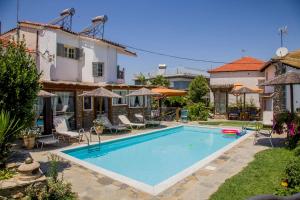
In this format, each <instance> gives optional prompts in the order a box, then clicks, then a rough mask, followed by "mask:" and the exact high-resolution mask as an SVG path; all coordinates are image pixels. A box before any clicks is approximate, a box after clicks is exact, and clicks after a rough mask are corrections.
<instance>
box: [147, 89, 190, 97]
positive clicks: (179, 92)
mask: <svg viewBox="0 0 300 200" xmlns="http://www.w3.org/2000/svg"><path fill="white" fill-rule="evenodd" d="M151 91H152V92H155V93H160V94H162V95H163V96H165V97H174V96H185V95H186V94H187V91H184V90H175V89H169V88H165V87H157V88H153V89H152V90H151Z"/></svg>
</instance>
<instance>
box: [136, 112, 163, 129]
mask: <svg viewBox="0 0 300 200" xmlns="http://www.w3.org/2000/svg"><path fill="white" fill-rule="evenodd" d="M134 116H135V118H137V120H139V122H141V123H145V124H146V125H149V126H158V125H160V121H157V120H147V119H144V116H143V115H142V114H134Z"/></svg>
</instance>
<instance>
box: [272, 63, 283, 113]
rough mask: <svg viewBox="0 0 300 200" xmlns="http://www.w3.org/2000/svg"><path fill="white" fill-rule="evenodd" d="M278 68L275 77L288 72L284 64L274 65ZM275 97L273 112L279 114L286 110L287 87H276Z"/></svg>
mask: <svg viewBox="0 0 300 200" xmlns="http://www.w3.org/2000/svg"><path fill="white" fill-rule="evenodd" d="M274 65H275V68H276V72H275V77H276V76H279V75H281V74H284V73H285V72H286V66H285V65H283V64H282V63H276V64H274ZM274 92H275V94H274V97H273V111H274V113H279V112H282V111H284V110H286V102H285V86H283V85H276V86H274Z"/></svg>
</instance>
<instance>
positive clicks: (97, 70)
mask: <svg viewBox="0 0 300 200" xmlns="http://www.w3.org/2000/svg"><path fill="white" fill-rule="evenodd" d="M103 68H104V63H102V62H93V76H94V77H99V76H103Z"/></svg>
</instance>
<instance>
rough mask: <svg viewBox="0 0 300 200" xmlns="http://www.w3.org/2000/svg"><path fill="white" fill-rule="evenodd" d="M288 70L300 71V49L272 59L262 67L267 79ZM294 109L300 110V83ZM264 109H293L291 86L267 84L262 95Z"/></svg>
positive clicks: (295, 89) (295, 92) (297, 87)
mask: <svg viewBox="0 0 300 200" xmlns="http://www.w3.org/2000/svg"><path fill="white" fill-rule="evenodd" d="M288 71H295V72H300V50H297V51H293V52H290V53H288V54H287V55H286V56H284V57H274V58H272V59H270V60H269V61H268V62H266V64H265V65H264V66H263V68H262V69H261V72H263V73H264V75H265V79H266V81H268V80H271V79H273V78H274V77H276V76H278V75H280V74H284V73H286V72H288ZM293 90H294V93H293V94H294V111H298V112H299V111H300V84H295V85H294V87H293ZM262 97H263V98H262V102H263V110H265V111H274V112H281V111H285V110H289V111H291V105H290V102H291V101H290V88H289V86H265V88H264V95H263V96H262Z"/></svg>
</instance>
